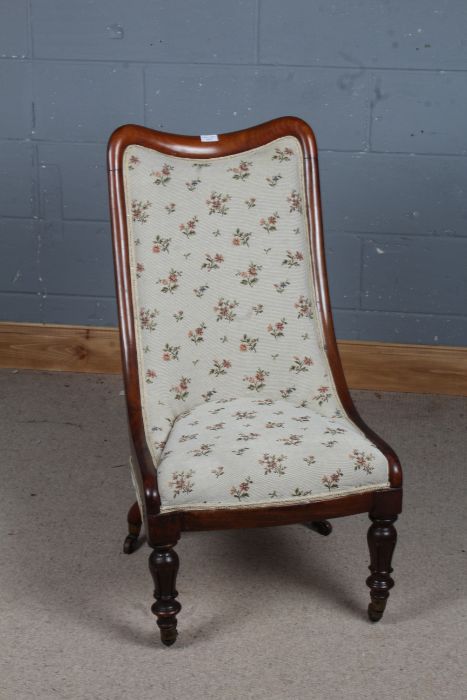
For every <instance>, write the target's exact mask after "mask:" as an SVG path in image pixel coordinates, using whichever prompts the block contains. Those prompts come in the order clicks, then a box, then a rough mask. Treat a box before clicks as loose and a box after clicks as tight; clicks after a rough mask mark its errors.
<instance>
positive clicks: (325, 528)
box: [305, 520, 332, 535]
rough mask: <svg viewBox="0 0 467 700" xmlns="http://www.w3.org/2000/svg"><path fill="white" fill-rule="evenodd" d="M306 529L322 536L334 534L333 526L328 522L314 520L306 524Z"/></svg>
mask: <svg viewBox="0 0 467 700" xmlns="http://www.w3.org/2000/svg"><path fill="white" fill-rule="evenodd" d="M305 527H308V528H309V529H310V530H313V531H314V532H318V533H319V534H320V535H330V534H331V532H332V525H331V523H330V522H329V521H328V520H312V521H311V522H310V523H305Z"/></svg>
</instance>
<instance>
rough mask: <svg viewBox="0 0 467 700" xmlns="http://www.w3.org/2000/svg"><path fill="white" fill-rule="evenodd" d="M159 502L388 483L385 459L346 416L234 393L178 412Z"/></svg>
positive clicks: (259, 499) (227, 501)
mask: <svg viewBox="0 0 467 700" xmlns="http://www.w3.org/2000/svg"><path fill="white" fill-rule="evenodd" d="M158 477H159V488H160V492H161V499H162V509H163V510H168V509H170V508H180V506H183V507H184V508H186V507H196V506H197V505H203V507H206V505H211V506H213V505H218V506H224V507H225V506H227V505H229V506H236V505H238V504H240V503H243V504H249V505H260V504H261V505H262V504H268V505H270V504H271V503H274V502H284V501H290V502H297V501H303V500H304V501H307V500H308V501H310V500H313V499H317V498H330V497H332V496H333V495H334V494H340V495H342V494H343V493H349V492H351V493H352V492H355V491H358V490H365V489H368V488H375V487H376V486H378V487H380V488H381V487H382V486H383V487H384V486H387V482H388V468H387V460H386V458H385V457H384V455H383V454H381V452H379V450H378V449H377V448H376V447H375V446H374V445H372V444H371V443H370V442H369V441H368V439H367V438H366V437H365V436H364V435H363V434H362V433H361V432H360V431H359V430H358V429H357V428H356V427H355V426H354V425H353V424H352V423H351V422H350V421H349V420H348V419H347V418H346V417H343V416H340V417H337V416H336V417H333V418H326V417H324V416H322V415H320V414H319V413H318V412H317V411H315V410H311V409H309V408H303V407H301V406H294V404H293V403H291V402H290V401H285V400H284V399H279V400H277V401H272V400H271V399H250V398H231V399H219V400H218V401H213V402H212V403H211V402H210V403H204V404H201V405H200V406H197V407H196V408H195V409H194V410H192V411H189V412H187V413H186V414H182V415H181V416H179V417H178V418H177V420H176V422H175V424H174V426H173V428H172V430H171V432H170V435H169V438H168V441H167V445H166V447H165V449H164V451H163V452H162V457H161V461H160V463H159V469H158Z"/></svg>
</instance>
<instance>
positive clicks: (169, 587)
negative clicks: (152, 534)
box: [149, 544, 182, 646]
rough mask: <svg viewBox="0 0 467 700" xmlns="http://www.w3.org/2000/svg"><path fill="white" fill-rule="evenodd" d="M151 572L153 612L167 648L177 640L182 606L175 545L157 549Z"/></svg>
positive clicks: (153, 552)
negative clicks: (178, 619)
mask: <svg viewBox="0 0 467 700" xmlns="http://www.w3.org/2000/svg"><path fill="white" fill-rule="evenodd" d="M149 570H150V572H151V574H152V577H153V579H154V598H155V599H156V602H155V603H153V605H152V607H151V610H152V612H153V613H154V615H156V617H157V624H158V626H159V629H160V633H161V641H162V643H163V644H165V645H166V646H170V645H171V644H173V643H174V642H175V640H176V638H177V615H178V613H179V612H180V610H181V608H182V606H181V605H180V603H179V602H178V600H176V598H177V596H178V593H177V589H176V587H175V586H176V582H177V572H178V555H177V553H176V552H175V550H174V549H173V545H170V544H169V545H165V546H162V547H161V546H159V547H155V548H154V549H153V551H152V552H151V555H150V557H149Z"/></svg>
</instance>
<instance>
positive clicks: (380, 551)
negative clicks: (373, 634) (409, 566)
mask: <svg viewBox="0 0 467 700" xmlns="http://www.w3.org/2000/svg"><path fill="white" fill-rule="evenodd" d="M370 519H371V520H372V521H373V523H372V525H370V528H369V530H368V547H369V549H370V566H369V567H368V568H369V569H370V571H371V574H370V576H368V578H367V580H366V585H367V586H368V587H369V589H370V596H371V603H370V604H369V606H368V616H369V618H370V620H371V621H372V622H378V620H381V618H382V617H383V613H384V609H385V607H386V602H387V599H388V598H389V591H390V590H391V588H392V587H393V586H394V580H393V579H392V578H391V573H392V568H391V560H392V555H393V553H394V548H395V546H396V541H397V532H396V528H395V527H394V525H393V523H394V522H395V521H396V520H397V515H394V516H392V517H387V516H386V517H381V518H379V517H378V516H372V515H370Z"/></svg>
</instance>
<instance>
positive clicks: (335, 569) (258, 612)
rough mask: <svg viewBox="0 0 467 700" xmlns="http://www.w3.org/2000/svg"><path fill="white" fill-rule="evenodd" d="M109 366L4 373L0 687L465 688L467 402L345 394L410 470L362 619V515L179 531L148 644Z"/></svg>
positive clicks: (141, 696) (142, 575) (211, 690)
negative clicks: (375, 606)
mask: <svg viewBox="0 0 467 700" xmlns="http://www.w3.org/2000/svg"><path fill="white" fill-rule="evenodd" d="M121 388H122V387H121V383H120V380H119V378H118V377H113V376H98V375H76V374H75V375H71V374H53V373H45V372H24V371H20V372H12V371H11V370H3V371H2V372H0V397H1V404H2V405H1V409H0V410H1V415H2V420H1V427H0V431H1V432H0V442H1V493H0V517H1V526H2V528H1V532H2V537H1V539H0V547H1V554H0V601H1V602H0V698H1V699H2V700H29V699H35V700H42V699H44V700H49V699H51V698H59V699H64V700H65V699H70V700H75V699H76V700H77V699H79V700H81V699H86V700H87V699H89V700H101V699H102V700H104V699H105V700H119V699H120V698H122V699H124V698H125V699H127V698H128V699H131V700H136V699H137V700H146V699H148V700H149V699H158V700H159V699H160V700H163V699H164V698H168V699H172V698H174V699H175V698H177V699H180V698H181V699H184V698H187V699H188V700H198V699H199V700H201V699H202V698H219V699H223V698H227V699H230V698H232V699H242V700H243V699H244V698H254V699H258V700H259V699H263V698H265V699H268V700H276V699H282V698H284V699H285V698H287V699H289V698H291V699H293V700H295V699H297V700H302V699H308V698H310V699H313V700H334V699H341V698H342V699H345V700H347V699H348V700H353V699H355V700H357V698H358V699H359V700H365V699H366V698H368V699H369V698H377V699H378V700H386V699H387V700H389V699H390V700H398V699H401V700H405V699H407V700H409V699H410V700H418V699H420V700H428V699H431V698H437V699H438V698H449V700H458V699H459V700H461V698H462V700H464V698H465V697H467V683H466V681H467V678H466V674H465V671H466V644H465V630H466V610H467V606H466V581H467V576H466V574H467V569H466V553H465V549H466V547H465V544H466V543H465V539H466V538H465V535H466V532H465V516H466V512H467V508H466V506H467V504H466V486H465V484H466V476H465V475H466V453H467V432H466V427H467V399H465V398H464V399H463V398H456V397H440V396H417V395H413V394H412V395H411V394H377V393H373V392H357V393H356V394H355V399H356V402H357V405H358V407H359V408H360V411H361V413H362V414H363V416H364V418H366V419H367V421H368V423H369V424H370V425H371V426H372V427H374V428H375V429H377V430H378V431H379V432H380V433H381V435H382V436H383V437H384V438H386V439H387V440H388V442H390V444H391V445H393V447H394V448H395V449H396V451H397V452H398V453H399V456H400V458H401V460H402V464H403V466H404V467H405V494H406V496H405V511H404V513H403V515H402V516H401V518H400V520H399V524H398V531H399V544H398V547H397V549H396V554H395V557H394V569H395V571H394V577H395V580H396V586H395V588H394V589H393V592H392V593H391V598H390V601H389V604H388V607H387V610H386V614H385V617H384V619H383V620H382V622H380V623H378V624H377V625H372V624H371V623H369V622H368V621H367V618H366V606H367V602H368V591H367V588H366V586H365V578H366V576H367V569H366V567H367V564H368V556H367V549H366V530H367V525H368V521H367V517H366V516H353V517H350V518H345V519H340V520H336V521H334V532H333V533H332V535H331V536H330V537H328V538H323V537H321V536H319V535H317V534H315V533H313V532H311V531H309V530H307V529H305V528H304V527H301V526H289V527H282V528H272V529H258V530H243V531H242V530H240V531H230V532H212V533H192V534H187V535H185V536H184V537H183V538H182V540H181V542H180V544H179V546H178V552H179V555H180V562H181V566H180V574H179V581H178V583H179V585H178V589H179V593H180V601H181V603H182V605H183V610H182V613H181V615H180V618H179V620H180V621H179V630H180V635H179V638H178V641H177V643H176V645H175V646H173V647H171V648H165V647H162V646H161V645H160V643H159V640H158V633H157V631H156V627H155V620H154V618H153V616H152V614H151V612H150V605H151V602H152V601H151V596H152V581H151V579H150V575H149V572H148V569H147V556H148V554H149V549H148V548H147V546H144V547H142V548H141V549H139V550H138V551H137V552H135V553H134V554H132V555H131V556H127V555H124V554H123V553H122V549H121V547H122V541H123V538H124V535H125V532H126V524H125V516H126V511H127V508H128V506H129V505H130V504H131V502H132V501H133V492H132V488H131V483H130V477H129V473H128V469H127V454H128V449H127V431H126V422H125V412H124V399H123V396H122V395H121Z"/></svg>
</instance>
